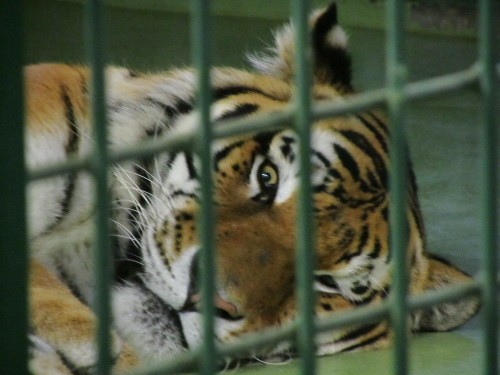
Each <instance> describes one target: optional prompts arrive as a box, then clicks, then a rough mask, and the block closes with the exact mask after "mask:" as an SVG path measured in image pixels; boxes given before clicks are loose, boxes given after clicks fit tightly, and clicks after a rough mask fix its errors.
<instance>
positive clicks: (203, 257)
mask: <svg viewBox="0 0 500 375" xmlns="http://www.w3.org/2000/svg"><path fill="white" fill-rule="evenodd" d="M192 7H193V9H192V17H193V19H192V46H193V55H192V58H193V61H194V66H195V67H196V69H197V72H198V95H197V100H198V102H197V110H198V113H199V117H200V124H201V127H200V128H199V129H198V134H197V136H196V137H195V141H196V151H197V153H198V156H199V158H200V164H201V171H200V177H199V181H200V184H201V205H200V206H201V207H200V208H201V212H200V215H199V217H198V221H199V225H198V228H199V233H198V236H199V241H200V245H201V249H200V270H199V275H200V276H199V277H200V285H201V291H202V309H201V311H202V313H203V346H202V348H201V352H200V359H199V361H200V373H201V374H205V375H210V374H214V373H215V372H216V371H217V353H216V348H215V340H214V302H213V301H214V295H215V273H216V267H215V253H214V242H215V241H214V239H215V235H214V229H215V226H214V224H213V223H214V217H215V215H214V210H213V207H212V197H213V187H212V156H211V142H212V129H211V122H210V102H211V89H210V63H211V56H210V51H211V44H210V42H211V38H210V35H211V34H210V33H211V25H210V23H211V18H210V12H211V2H210V1H209V0H195V1H193V2H192Z"/></svg>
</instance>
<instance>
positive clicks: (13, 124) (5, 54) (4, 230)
mask: <svg viewBox="0 0 500 375" xmlns="http://www.w3.org/2000/svg"><path fill="white" fill-rule="evenodd" d="M21 10H22V2H20V1H17V0H3V1H2V2H0V25H1V26H0V45H1V46H2V58H1V59H0V87H1V89H0V160H1V161H2V162H1V163H0V170H1V174H0V175H1V176H2V179H1V190H0V191H1V192H2V194H0V207H2V215H0V277H1V280H0V301H1V302H0V332H1V333H2V338H1V339H0V374H12V375H17V374H19V375H21V374H23V375H24V374H27V373H28V367H27V337H28V332H27V327H28V326H27V299H26V298H25V296H27V279H28V278H27V272H28V262H27V243H26V219H25V212H26V210H25V205H26V202H25V185H24V184H25V181H26V177H25V170H24V147H23V94H22V93H23V90H22V88H23V83H22V79H21V77H22V49H23V44H22V41H23V37H22V34H23V33H22V30H23V28H22V11H21Z"/></svg>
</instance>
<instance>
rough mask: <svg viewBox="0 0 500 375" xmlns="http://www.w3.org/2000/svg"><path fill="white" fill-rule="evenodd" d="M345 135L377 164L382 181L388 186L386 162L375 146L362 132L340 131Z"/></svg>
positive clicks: (376, 168) (383, 184)
mask: <svg viewBox="0 0 500 375" xmlns="http://www.w3.org/2000/svg"><path fill="white" fill-rule="evenodd" d="M340 134H342V135H343V136H344V137H346V138H347V139H348V140H349V141H351V142H352V143H353V144H354V145H356V146H357V147H358V148H359V149H360V150H362V151H363V152H364V153H365V154H366V155H367V156H368V157H369V158H370V159H371V160H372V162H373V165H374V166H375V170H376V171H377V173H378V175H379V177H380V182H381V184H382V186H383V187H384V188H387V169H386V166H385V162H384V160H383V159H382V157H381V156H380V154H379V153H378V152H377V150H375V149H374V148H373V146H372V145H371V143H370V141H368V139H366V137H365V136H364V135H362V134H361V133H358V132H355V131H352V130H343V131H340Z"/></svg>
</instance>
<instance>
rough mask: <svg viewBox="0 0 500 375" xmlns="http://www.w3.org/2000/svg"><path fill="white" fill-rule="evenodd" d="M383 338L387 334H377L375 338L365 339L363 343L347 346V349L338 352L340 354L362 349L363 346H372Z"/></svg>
mask: <svg viewBox="0 0 500 375" xmlns="http://www.w3.org/2000/svg"><path fill="white" fill-rule="evenodd" d="M385 337H387V332H385V331H384V332H382V333H379V334H378V335H376V336H373V337H370V338H369V339H366V340H364V341H360V342H359V343H357V344H354V345H351V346H348V347H347V348H344V349H342V350H341V351H340V352H341V353H345V352H350V351H353V350H356V349H359V348H362V347H363V346H367V345H370V344H373V343H375V342H377V341H378V340H380V339H383V338H385Z"/></svg>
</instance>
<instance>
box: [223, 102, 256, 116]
mask: <svg viewBox="0 0 500 375" xmlns="http://www.w3.org/2000/svg"><path fill="white" fill-rule="evenodd" d="M258 109H259V106H258V105H256V104H251V103H244V104H238V105H237V106H236V107H235V108H233V109H231V110H230V111H227V112H225V113H224V114H222V116H220V117H219V118H218V119H217V120H228V119H231V118H238V117H243V116H247V115H249V114H251V113H254V112H256V111H257V110H258Z"/></svg>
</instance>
